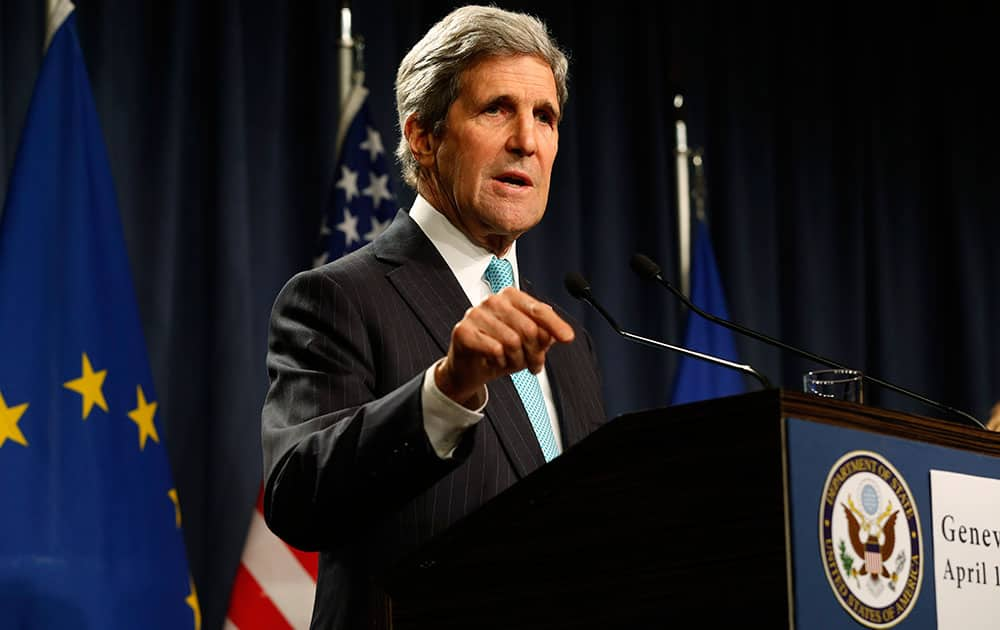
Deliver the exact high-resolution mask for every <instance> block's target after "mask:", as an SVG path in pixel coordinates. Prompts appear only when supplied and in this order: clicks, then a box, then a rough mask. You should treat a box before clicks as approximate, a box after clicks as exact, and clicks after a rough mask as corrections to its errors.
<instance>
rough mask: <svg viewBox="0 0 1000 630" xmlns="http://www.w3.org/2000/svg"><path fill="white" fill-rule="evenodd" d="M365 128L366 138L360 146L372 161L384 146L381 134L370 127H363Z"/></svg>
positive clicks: (382, 151) (382, 150) (383, 150)
mask: <svg viewBox="0 0 1000 630" xmlns="http://www.w3.org/2000/svg"><path fill="white" fill-rule="evenodd" d="M365 129H367V130H368V138H366V139H365V141H364V142H362V143H361V148H362V149H363V150H365V151H367V152H368V156H369V159H371V161H372V162H374V161H375V158H377V157H378V155H379V153H384V152H385V147H383V146H382V136H381V135H380V134H379V132H377V131H375V130H374V129H372V128H371V127H365Z"/></svg>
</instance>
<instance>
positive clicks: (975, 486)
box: [931, 470, 1000, 630]
mask: <svg viewBox="0 0 1000 630" xmlns="http://www.w3.org/2000/svg"><path fill="white" fill-rule="evenodd" d="M931 514H932V519H933V523H932V525H933V530H934V586H935V589H936V591H937V619H938V628H941V629H942V630H952V629H955V630H957V629H959V628H961V629H962V630H979V629H982V630H987V629H989V630H996V628H997V627H998V624H1000V621H998V620H1000V480H998V479H990V478H988V477H974V476H972V475H965V474H960V473H954V472H947V471H943V470H932V471H931Z"/></svg>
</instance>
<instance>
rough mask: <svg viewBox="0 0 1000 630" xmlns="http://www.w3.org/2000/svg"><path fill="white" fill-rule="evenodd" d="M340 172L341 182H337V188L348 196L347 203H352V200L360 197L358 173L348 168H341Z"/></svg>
mask: <svg viewBox="0 0 1000 630" xmlns="http://www.w3.org/2000/svg"><path fill="white" fill-rule="evenodd" d="M340 172H341V175H340V181H338V182H337V188H340V189H341V190H343V191H344V194H345V195H347V201H348V202H350V201H351V199H354V198H355V197H357V196H358V173H357V171H352V170H351V169H349V168H347V167H346V166H341V167H340Z"/></svg>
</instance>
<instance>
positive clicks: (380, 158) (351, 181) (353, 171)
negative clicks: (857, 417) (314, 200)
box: [313, 85, 399, 267]
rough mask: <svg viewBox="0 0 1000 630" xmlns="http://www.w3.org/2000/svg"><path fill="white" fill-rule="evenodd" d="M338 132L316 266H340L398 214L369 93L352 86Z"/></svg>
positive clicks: (386, 160) (357, 86) (379, 232)
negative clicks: (342, 259) (339, 262)
mask: <svg viewBox="0 0 1000 630" xmlns="http://www.w3.org/2000/svg"><path fill="white" fill-rule="evenodd" d="M341 118H342V124H341V125H340V128H341V129H342V130H343V131H342V132H341V136H342V140H341V142H340V155H339V157H338V160H337V168H336V173H335V175H334V178H335V179H336V183H335V184H334V186H333V190H332V191H331V194H330V202H329V203H328V204H327V207H326V210H325V211H324V212H323V224H322V226H321V228H320V243H319V248H318V254H317V256H316V259H315V260H314V261H313V263H314V265H315V266H317V267H318V266H319V265H322V264H323V263H326V262H328V261H330V260H336V259H337V258H339V257H340V256H342V255H344V254H346V253H347V252H350V251H353V250H355V249H357V248H359V247H361V246H362V245H364V244H365V243H369V242H371V241H373V240H374V239H375V237H376V236H378V235H379V234H381V233H382V231H383V230H385V228H387V227H389V224H390V223H391V222H392V219H393V217H395V216H396V211H397V209H398V208H399V206H398V204H397V203H396V196H395V195H394V194H393V192H392V183H391V180H390V178H389V161H388V159H387V156H386V150H385V146H384V145H383V144H382V135H381V134H380V133H379V132H378V131H377V130H376V129H375V127H374V126H373V123H372V121H371V116H370V114H369V111H368V90H367V89H366V88H364V87H363V86H361V85H356V86H354V88H353V90H352V91H351V93H350V95H348V98H347V103H346V104H345V105H344V112H343V115H342V116H341Z"/></svg>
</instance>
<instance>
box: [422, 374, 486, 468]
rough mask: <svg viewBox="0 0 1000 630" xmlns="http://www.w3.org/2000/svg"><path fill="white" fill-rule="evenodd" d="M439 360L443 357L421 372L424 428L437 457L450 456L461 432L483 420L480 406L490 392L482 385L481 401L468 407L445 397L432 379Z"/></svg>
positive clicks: (482, 406) (453, 452) (447, 457)
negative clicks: (476, 405)
mask: <svg viewBox="0 0 1000 630" xmlns="http://www.w3.org/2000/svg"><path fill="white" fill-rule="evenodd" d="M441 361H444V359H441V360H440V361H438V362H436V363H434V365H432V366H430V367H429V368H427V371H426V372H424V385H423V395H422V396H421V405H422V407H423V412H424V431H425V432H426V433H427V438H428V439H429V440H430V442H431V446H433V447H434V452H435V453H437V456H438V457H440V458H441V459H451V458H452V456H453V455H454V454H455V448H456V447H457V446H458V441H459V440H460V439H461V438H462V434H463V433H465V431H466V429H468V428H469V427H471V426H473V425H475V424H477V423H478V422H479V421H480V420H482V419H483V409H485V408H486V403H487V402H489V398H490V392H489V388H486V387H484V388H483V389H484V390H485V395H484V396H483V404H482V405H481V406H480V407H479V408H478V409H468V408H466V407H464V406H462V405H460V404H458V403H457V402H455V401H454V400H452V399H451V398H448V397H447V396H445V395H444V394H443V393H442V392H441V390H440V389H438V386H437V382H436V381H435V380H434V369H435V368H437V366H438V363H440V362H441Z"/></svg>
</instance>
